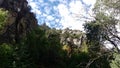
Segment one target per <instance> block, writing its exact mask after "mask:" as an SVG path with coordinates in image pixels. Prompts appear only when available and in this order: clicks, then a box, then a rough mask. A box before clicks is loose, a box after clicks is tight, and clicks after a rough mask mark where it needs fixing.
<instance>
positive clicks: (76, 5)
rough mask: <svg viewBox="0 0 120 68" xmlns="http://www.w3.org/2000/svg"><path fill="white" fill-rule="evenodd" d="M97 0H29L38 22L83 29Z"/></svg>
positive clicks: (56, 26)
mask: <svg viewBox="0 0 120 68" xmlns="http://www.w3.org/2000/svg"><path fill="white" fill-rule="evenodd" d="M95 2H96V0H28V3H29V5H30V6H31V8H32V10H31V11H32V12H34V13H35V15H36V18H37V20H38V23H39V24H40V25H41V24H43V23H46V24H47V25H48V26H49V27H51V28H56V29H65V28H70V29H77V30H81V31H83V30H84V29H83V26H82V25H83V24H84V23H85V22H84V21H85V20H86V19H87V20H88V18H91V17H90V16H89V14H92V8H93V6H94V4H95Z"/></svg>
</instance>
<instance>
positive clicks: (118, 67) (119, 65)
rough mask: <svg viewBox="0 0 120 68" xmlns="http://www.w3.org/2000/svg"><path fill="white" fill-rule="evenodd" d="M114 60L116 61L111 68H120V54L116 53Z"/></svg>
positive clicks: (113, 61) (112, 62)
mask: <svg viewBox="0 0 120 68" xmlns="http://www.w3.org/2000/svg"><path fill="white" fill-rule="evenodd" d="M113 58H114V59H113V60H112V61H111V63H110V65H111V68H120V54H118V53H114V54H113Z"/></svg>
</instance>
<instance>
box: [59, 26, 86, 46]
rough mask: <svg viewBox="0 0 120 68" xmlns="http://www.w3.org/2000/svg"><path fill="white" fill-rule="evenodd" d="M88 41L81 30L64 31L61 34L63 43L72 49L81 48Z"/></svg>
mask: <svg viewBox="0 0 120 68" xmlns="http://www.w3.org/2000/svg"><path fill="white" fill-rule="evenodd" d="M85 40H86V36H85V34H84V33H83V32H82V31H80V30H71V29H68V28H67V29H64V30H62V32H61V43H63V44H64V45H69V46H70V47H81V45H82V44H83V42H84V41H85Z"/></svg>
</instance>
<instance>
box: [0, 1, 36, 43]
mask: <svg viewBox="0 0 120 68" xmlns="http://www.w3.org/2000/svg"><path fill="white" fill-rule="evenodd" d="M0 8H2V9H3V10H5V11H8V14H7V17H6V23H7V24H6V25H5V27H4V30H3V31H2V33H0V43H1V42H4V41H5V42H10V43H11V42H13V41H14V42H18V41H19V39H20V38H21V37H24V36H25V35H26V34H27V33H29V31H31V30H32V29H34V28H35V27H36V26H38V25H37V20H36V18H35V15H34V14H33V13H32V12H30V6H28V2H27V0H0Z"/></svg>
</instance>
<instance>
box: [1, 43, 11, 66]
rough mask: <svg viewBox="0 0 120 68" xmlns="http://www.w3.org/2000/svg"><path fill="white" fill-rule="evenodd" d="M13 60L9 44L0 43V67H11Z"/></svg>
mask: <svg viewBox="0 0 120 68" xmlns="http://www.w3.org/2000/svg"><path fill="white" fill-rule="evenodd" d="M12 60H13V48H12V46H11V45H9V44H5V43H3V44H2V45H0V68H11V67H12Z"/></svg>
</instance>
